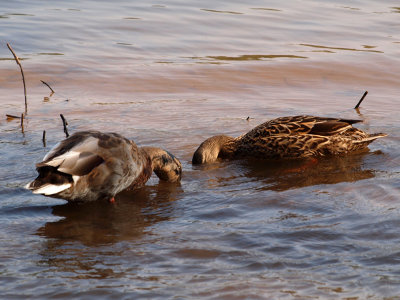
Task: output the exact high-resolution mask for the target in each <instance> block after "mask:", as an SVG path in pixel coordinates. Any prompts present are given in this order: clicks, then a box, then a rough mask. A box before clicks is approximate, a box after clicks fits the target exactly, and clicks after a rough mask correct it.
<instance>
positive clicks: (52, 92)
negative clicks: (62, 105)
mask: <svg viewBox="0 0 400 300" xmlns="http://www.w3.org/2000/svg"><path fill="white" fill-rule="evenodd" d="M40 81H41V82H42V83H43V84H44V85H46V86H47V87H48V88H49V89H50V91H51V94H52V95H53V94H54V93H55V92H54V90H53V89H52V88H51V86H50V85H49V84H48V83H47V82H45V81H43V80H40Z"/></svg>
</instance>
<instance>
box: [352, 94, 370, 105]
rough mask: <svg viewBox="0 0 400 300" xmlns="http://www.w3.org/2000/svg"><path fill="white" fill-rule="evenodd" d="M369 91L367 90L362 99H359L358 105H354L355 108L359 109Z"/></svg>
mask: <svg viewBox="0 0 400 300" xmlns="http://www.w3.org/2000/svg"><path fill="white" fill-rule="evenodd" d="M367 94H368V91H365V93H364V95H363V96H362V97H361V99H360V101H358V103H357V105H356V106H355V107H354V109H358V108H359V107H360V104H361V102H363V100H364V98H365V96H367Z"/></svg>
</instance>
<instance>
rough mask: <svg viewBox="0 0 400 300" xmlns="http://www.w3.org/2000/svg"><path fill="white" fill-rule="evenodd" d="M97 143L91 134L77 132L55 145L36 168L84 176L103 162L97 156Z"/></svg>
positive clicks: (96, 139)
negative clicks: (47, 168) (46, 168)
mask: <svg viewBox="0 0 400 300" xmlns="http://www.w3.org/2000/svg"><path fill="white" fill-rule="evenodd" d="M98 142H99V140H98V138H97V137H95V136H93V135H92V133H91V132H79V133H77V134H75V135H73V136H71V137H70V138H69V139H66V140H63V141H62V142H60V143H59V144H57V145H56V146H55V147H54V148H53V149H52V150H51V151H50V152H49V153H48V154H47V155H46V156H45V157H44V158H43V161H42V162H40V163H38V164H36V168H37V169H40V168H42V167H45V166H47V167H54V168H56V169H57V171H59V172H62V173H66V174H70V175H76V176H82V175H86V174H88V173H89V172H90V171H92V170H93V169H94V168H95V167H97V166H98V165H99V164H101V163H102V162H104V159H103V158H102V157H101V156H100V155H98V151H99V143H98Z"/></svg>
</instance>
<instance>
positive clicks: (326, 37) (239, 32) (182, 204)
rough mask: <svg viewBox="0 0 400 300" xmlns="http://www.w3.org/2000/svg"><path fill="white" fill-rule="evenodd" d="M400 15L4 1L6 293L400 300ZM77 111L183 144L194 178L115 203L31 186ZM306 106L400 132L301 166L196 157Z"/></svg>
mask: <svg viewBox="0 0 400 300" xmlns="http://www.w3.org/2000/svg"><path fill="white" fill-rule="evenodd" d="M399 24H400V8H399V4H398V2H397V1H350V2H349V1H317V0H315V1H311V0H304V1H300V0H298V1H295V0H293V1H286V2H284V3H282V1H246V3H245V4H243V3H242V2H239V1H229V2H228V1H158V2H154V3H150V2H148V3H145V2H142V3H135V2H134V1H127V0H126V1H123V0H118V1H52V2H50V1H39V0H34V1H27V0H20V1H3V2H2V3H1V5H0V28H1V30H0V67H1V74H2V75H1V76H0V87H1V93H0V115H1V118H0V153H1V155H0V178H1V180H0V223H1V227H0V282H1V286H2V289H1V290H2V292H1V296H0V297H2V298H5V299H11V298H19V299H25V298H28V297H29V298H31V299H36V298H37V299H46V298H51V299H53V298H61V299H71V298H83V299H90V298H96V299H97V298H111V297H112V298H115V299H118V298H124V299H138V298H150V299H157V298H158V299H166V298H177V299H188V298H191V299H192V298H195V299H197V298H202V299H277V298H279V299H308V298H311V299H338V298H339V299H382V298H389V299H398V295H400V271H399V270H400V246H399V244H400V243H399V242H400V233H399V230H398V225H400V221H399V220H400V218H399V216H400V197H399V196H400V192H399V190H400V151H399V143H400V135H399V129H400V126H399V121H398V119H399V99H398V95H399V86H400V78H399V74H400V51H399V49H400V34H399ZM7 42H8V43H10V44H11V45H12V47H13V49H14V50H15V52H16V53H17V55H18V56H19V57H20V58H21V59H22V60H21V63H22V65H23V67H24V71H25V75H26V79H27V85H28V86H27V90H28V115H27V118H26V120H25V122H24V130H23V132H22V130H21V127H20V121H19V120H18V119H8V120H7V119H6V116H5V115H6V114H11V115H17V116H19V115H20V114H21V113H22V112H23V111H24V105H23V89H22V83H21V75H20V72H19V69H18V66H17V65H16V64H15V62H14V60H13V57H12V55H11V53H10V52H9V50H8V48H7V46H6V43H7ZM40 80H44V81H45V82H47V83H48V84H50V86H51V87H52V88H53V89H54V90H55V94H50V90H49V89H48V88H47V87H46V86H45V85H43V84H42V83H41V82H40ZM365 90H368V91H369V94H368V96H367V97H366V100H365V101H364V102H363V104H362V105H361V109H360V110H359V111H355V110H353V109H352V108H353V107H354V105H355V104H356V103H357V101H358V100H359V98H360V97H361V95H362V94H363V92H364V91H365ZM60 113H62V114H64V116H65V117H66V119H67V121H68V123H69V131H70V132H75V131H78V130H84V129H98V130H103V131H115V132H119V133H122V134H124V135H125V136H127V137H129V138H132V139H134V140H135V141H136V143H137V144H139V145H158V146H162V147H164V148H167V149H168V150H170V151H171V152H172V153H174V154H175V155H176V156H178V157H179V158H180V159H181V161H182V163H183V169H184V177H183V179H182V182H181V184H180V185H171V184H165V183H158V180H157V179H156V177H152V178H151V180H150V181H149V182H148V184H147V186H146V187H144V188H143V189H141V190H139V191H137V192H135V193H133V194H127V195H120V196H119V197H118V199H117V203H116V205H111V204H104V203H90V204H84V205H70V204H66V203H65V202H64V201H61V200H55V199H50V198H46V197H42V196H37V195H33V194H31V193H30V192H28V191H26V190H24V189H23V186H24V184H26V183H27V182H28V181H29V180H31V179H32V178H34V176H35V169H34V163H35V162H37V161H39V160H40V159H41V158H42V157H43V156H44V154H45V153H46V152H47V151H48V150H49V148H50V147H51V146H52V145H54V144H55V143H56V142H58V141H59V140H60V139H62V138H64V133H63V129H62V123H61V119H60V118H59V114H60ZM303 113H307V114H315V115H323V116H341V117H349V118H362V119H363V120H364V123H363V124H361V125H359V127H360V128H362V129H365V130H367V131H370V132H386V133H388V134H389V136H388V137H387V138H384V139H381V140H379V141H376V142H374V143H373V144H371V146H370V152H368V153H362V154H357V155H351V156H348V157H338V158H331V159H324V160H320V161H319V163H318V164H317V165H316V166H315V167H313V168H308V169H305V170H303V171H301V172H288V170H290V169H293V168H296V167H297V166H298V165H297V164H296V163H294V165H293V164H288V163H276V164H268V163H266V162H262V163H259V162H253V161H243V162H219V163H216V164H212V165H207V166H192V165H191V163H190V160H191V156H192V153H193V152H194V150H195V149H196V147H197V146H198V145H199V143H200V142H202V141H203V140H204V139H205V138H207V137H209V136H211V135H215V134H219V133H224V134H230V135H232V136H238V135H240V134H242V133H244V132H246V131H248V130H249V129H251V128H252V127H254V126H256V125H258V124H259V123H261V122H263V121H265V120H267V119H270V118H274V117H278V116H284V115H293V114H303ZM247 117H250V118H249V119H248V120H246V119H247ZM43 130H46V146H44V145H43V143H42V133H43ZM298 164H300V163H298Z"/></svg>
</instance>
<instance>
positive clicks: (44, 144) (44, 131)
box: [42, 130, 46, 147]
mask: <svg viewBox="0 0 400 300" xmlns="http://www.w3.org/2000/svg"><path fill="white" fill-rule="evenodd" d="M42 142H43V147H46V130H43V136H42Z"/></svg>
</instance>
